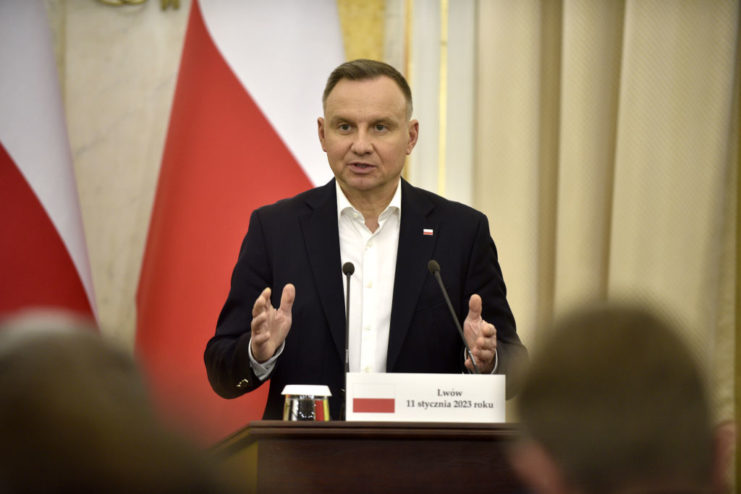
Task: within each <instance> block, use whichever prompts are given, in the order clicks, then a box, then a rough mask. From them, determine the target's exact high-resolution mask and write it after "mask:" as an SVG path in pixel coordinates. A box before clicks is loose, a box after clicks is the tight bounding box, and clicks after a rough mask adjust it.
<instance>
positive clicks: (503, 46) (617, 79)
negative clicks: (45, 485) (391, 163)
mask: <svg viewBox="0 0 741 494" xmlns="http://www.w3.org/2000/svg"><path fill="white" fill-rule="evenodd" d="M45 5H46V8H47V13H48V16H49V20H50V24H51V26H52V30H53V33H54V39H55V53H56V56H57V62H58V69H59V74H60V81H61V86H62V91H63V98H64V104H65V108H66V114H67V123H68V131H69V138H70V141H71V147H72V152H73V159H74V167H75V173H76V178H77V184H78V190H79V195H80V202H81V207H82V215H83V222H84V226H85V235H86V239H87V244H88V249H89V256H90V263H91V266H92V273H93V281H94V288H95V295H96V302H97V309H98V316H99V322H100V326H101V330H102V332H103V333H104V334H105V335H106V336H107V337H109V338H110V339H112V340H114V341H116V342H118V343H119V344H121V345H123V346H125V347H127V348H129V349H133V342H134V335H135V330H136V328H135V322H136V307H135V303H134V298H135V294H136V287H137V283H138V278H139V271H140V265H141V259H142V253H143V251H144V246H145V242H146V235H147V228H148V224H149V218H150V214H151V210H152V204H153V199H154V193H155V187H156V182H157V177H158V171H159V166H160V161H161V157H162V150H163V145H164V142H165V136H166V132H167V126H168V119H169V111H170V106H171V103H172V98H173V92H174V88H175V82H176V80H177V73H178V65H179V57H180V54H181V50H182V44H183V37H184V32H185V27H186V22H187V20H188V12H189V10H190V1H189V0H182V1H181V2H179V8H172V7H171V8H168V9H162V8H161V5H160V2H156V1H154V0H150V1H148V2H144V3H142V4H141V5H123V6H110V5H104V4H103V3H101V2H98V1H95V0H45ZM338 6H339V10H340V17H341V21H342V27H343V36H344V42H345V51H346V57H347V58H348V59H352V58H359V57H368V58H380V59H383V60H385V61H387V62H389V63H391V64H393V65H395V66H396V67H397V68H399V69H400V70H401V71H402V72H404V73H405V74H406V75H407V76H408V78H409V80H410V83H411V85H412V90H413V93H414V96H415V117H416V118H418V119H419V120H420V140H419V144H418V146H417V148H416V149H415V151H414V153H413V154H412V157H411V158H410V160H409V163H408V166H407V169H406V170H405V176H406V177H407V178H408V179H409V180H410V181H412V182H413V183H415V184H416V185H418V186H421V187H424V188H427V189H429V190H432V191H436V192H438V193H440V194H442V195H444V196H446V197H448V198H451V199H454V200H458V201H461V202H464V203H467V204H470V205H472V206H474V207H476V208H478V209H480V210H482V211H484V212H485V213H486V214H487V215H488V217H489V221H490V226H491V230H492V235H493V237H494V239H495V241H496V243H497V247H498V249H499V255H500V263H501V265H502V269H503V272H504V276H505V280H506V282H507V286H508V290H509V300H510V303H511V305H512V308H513V311H514V313H515V317H516V318H517V322H518V328H519V332H520V334H521V337H522V339H523V341H524V342H525V343H526V344H527V345H528V346H530V347H531V348H534V347H535V346H537V344H538V337H539V329H538V328H542V327H544V325H546V324H547V323H548V322H550V321H551V320H552V319H553V318H554V317H557V316H558V315H559V314H561V313H563V312H565V311H567V310H569V309H570V308H571V307H573V306H574V305H576V304H579V303H583V302H584V301H588V300H606V299H638V300H640V301H642V302H645V303H649V304H651V305H652V306H653V307H655V308H656V309H657V310H658V311H659V312H661V313H662V314H664V315H665V316H668V317H670V318H671V319H672V320H673V321H675V322H676V323H678V324H679V325H680V326H681V327H682V328H684V330H683V335H684V336H685V337H686V338H687V340H688V342H689V343H690V344H691V346H692V348H693V349H694V351H695V353H696V355H697V357H698V359H699V361H700V362H701V363H702V364H703V365H704V367H705V369H706V370H707V374H708V380H709V383H710V385H711V386H712V389H713V391H714V397H715V404H716V413H717V416H718V420H727V419H730V418H732V417H734V410H735V405H734V399H735V398H734V396H735V395H734V389H737V388H736V386H737V385H736V384H735V383H736V382H737V379H735V378H734V375H736V376H737V374H736V373H737V371H736V370H735V369H736V368H737V364H736V363H735V360H734V354H735V348H736V347H737V343H736V327H737V325H738V322H737V316H736V313H737V307H738V305H739V302H738V300H739V297H738V292H737V283H738V279H739V267H738V265H737V256H738V232H737V230H738V201H737V190H738V182H739V179H738V156H739V151H738V144H739V128H738V124H739V111H738V94H739V73H738V72H739V3H738V2H735V1H722V0H717V1H710V0H708V1H699V0H698V1H686V2H681V1H666V0H641V1H637V0H636V1H630V0H628V1H618V0H560V1H547V0H456V1H447V0H385V1H384V0H373V1H367V2H365V1H360V0H339V2H338ZM319 97H320V95H317V98H319ZM317 145H318V143H317ZM234 249H235V257H236V251H237V249H238V246H236V245H235V246H234ZM216 317H217V314H214V324H215V321H216ZM204 344H205V342H204ZM636 344H640V342H636Z"/></svg>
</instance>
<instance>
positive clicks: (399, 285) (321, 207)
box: [204, 179, 527, 419]
mask: <svg viewBox="0 0 741 494" xmlns="http://www.w3.org/2000/svg"><path fill="white" fill-rule="evenodd" d="M401 187H402V189H401V224H400V231H399V247H398V254H397V264H396V274H395V279H394V293H393V301H392V307H391V323H390V333H389V343H388V353H387V364H386V370H387V372H422V373H460V372H465V368H464V366H463V361H464V358H463V357H464V353H463V352H464V350H463V343H462V342H461V339H460V335H459V333H458V331H457V329H456V327H455V324H454V322H453V320H452V317H451V315H450V311H449V310H448V308H447V306H446V304H445V300H444V298H443V295H442V293H441V291H440V288H439V286H438V285H437V282H436V281H435V279H434V277H433V276H432V275H431V274H430V273H429V271H428V269H427V263H428V262H429V260H430V259H435V260H437V261H438V263H439V264H440V266H441V275H442V279H443V281H444V283H445V285H446V287H447V289H448V292H449V295H450V299H451V301H452V303H453V307H454V308H455V311H456V313H457V316H458V319H459V321H461V322H462V321H463V320H464V319H465V317H466V314H467V313H468V300H469V298H470V296H471V295H472V294H474V293H478V294H479V295H480V296H481V298H482V301H483V314H482V316H483V318H484V319H485V320H486V321H488V322H490V323H492V324H494V326H495V327H496V329H497V345H498V358H499V363H498V367H497V373H506V374H508V379H507V395H508V396H511V395H513V394H514V393H515V391H516V387H517V386H518V383H517V381H518V380H519V379H518V378H517V375H515V374H516V373H515V372H514V370H515V369H517V368H519V367H520V364H521V363H523V362H524V361H525V360H526V359H527V351H526V350H525V347H524V346H523V345H522V343H521V342H520V339H519V337H518V336H517V332H516V329H515V321H514V317H513V316H512V312H511V310H510V307H509V304H508V303H507V299H506V288H505V285H504V280H503V278H502V273H501V270H500V267H499V263H498V261H497V251H496V247H495V245H494V241H493V240H492V238H491V236H490V234H489V226H488V221H487V219H486V216H485V215H483V214H482V213H480V212H478V211H476V210H474V209H472V208H470V207H468V206H465V205H463V204H460V203H456V202H452V201H449V200H446V199H444V198H442V197H440V196H438V195H435V194H433V193H431V192H428V191H425V190H422V189H419V188H416V187H413V186H412V185H410V184H409V183H407V182H406V181H404V180H402V181H401ZM423 229H431V230H432V232H433V234H432V235H423ZM342 277H343V274H342V261H341V259H340V244H339V231H338V226H337V198H336V189H335V182H334V179H333V180H331V181H330V182H329V183H328V184H326V185H324V186H322V187H318V188H315V189H312V190H309V191H307V192H304V193H301V194H299V195H297V196H295V197H293V198H290V199H285V200H282V201H279V202H277V203H275V204H272V205H270V206H265V207H262V208H259V209H257V210H255V211H254V212H253V213H252V216H251V218H250V225H249V230H248V232H247V235H246V236H245V238H244V241H243V243H242V248H241V250H240V253H239V259H238V260H237V264H236V266H235V268H234V272H233V274H232V281H231V290H230V292H229V296H228V298H227V300H226V303H225V304H224V307H223V309H222V311H221V314H220V316H219V319H218V323H217V327H216V334H215V335H214V337H213V338H211V339H210V340H209V342H208V344H207V346H206V351H205V355H204V359H205V363H206V369H207V373H208V378H209V381H210V383H211V386H212V387H213V389H214V390H215V391H216V392H217V393H218V394H220V395H221V396H223V397H225V398H233V397H236V396H240V395H242V394H244V393H246V392H248V391H251V390H253V389H255V388H257V387H259V386H260V385H261V384H262V382H261V381H260V380H259V379H257V377H256V376H255V375H254V373H253V372H252V369H251V367H250V363H249V356H248V352H247V349H248V346H249V339H250V322H251V320H252V306H253V305H254V302H255V300H256V299H257V297H258V295H259V294H260V293H261V292H262V290H263V289H264V288H265V287H268V286H269V287H271V288H272V289H273V292H272V303H273V306H275V307H278V306H279V305H280V297H281V292H282V289H283V286H284V285H285V284H286V283H289V282H290V283H293V284H294V285H295V287H296V300H295V303H294V306H293V323H292V326H291V330H290V331H289V333H288V336H287V338H286V344H285V349H284V351H283V354H282V355H281V356H280V357H279V359H278V361H277V364H276V366H275V368H274V370H273V372H272V374H271V375H270V380H271V385H270V391H269V395H268V402H267V405H266V407H265V412H264V418H266V419H278V418H281V416H282V409H283V398H282V396H281V392H282V391H283V387H284V386H285V385H286V384H326V385H328V386H329V387H330V389H331V391H332V399H330V415H331V417H332V418H338V417H339V413H340V407H341V400H342V395H341V391H340V390H341V388H342V386H343V380H344V353H345V350H344V348H345V301H344V294H343V284H342ZM517 374H519V373H517Z"/></svg>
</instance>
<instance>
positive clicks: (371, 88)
mask: <svg viewBox="0 0 741 494" xmlns="http://www.w3.org/2000/svg"><path fill="white" fill-rule="evenodd" d="M406 106H407V101H406V98H405V97H404V93H403V92H402V90H401V88H400V87H399V86H398V85H397V84H396V82H394V80H393V79H391V78H389V77H387V76H378V77H374V78H372V79H359V80H352V79H341V80H340V81H339V82H338V83H337V84H336V85H335V87H334V88H332V91H330V93H329V94H328V95H327V100H326V101H325V102H324V113H325V115H327V116H328V114H329V113H332V114H333V115H334V114H338V113H346V112H348V113H349V112H351V111H352V110H353V108H355V109H357V108H363V109H364V110H366V111H370V109H371V108H375V110H376V111H375V112H376V113H395V112H396V111H402V112H405V111H406Z"/></svg>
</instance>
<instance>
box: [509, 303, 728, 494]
mask: <svg viewBox="0 0 741 494" xmlns="http://www.w3.org/2000/svg"><path fill="white" fill-rule="evenodd" d="M538 350H539V351H537V352H536V354H535V356H534V357H533V361H532V366H531V368H530V370H529V374H528V377H527V378H526V380H525V384H524V386H523V389H522V392H521V394H520V399H519V403H518V411H519V417H520V420H521V422H522V424H523V426H524V438H523V440H522V441H521V442H520V443H519V444H518V445H517V446H516V447H514V448H513V450H512V451H511V460H512V463H513V466H514V468H515V470H516V471H517V472H518V473H519V474H520V476H521V477H522V479H523V481H525V483H526V484H527V485H529V486H530V488H531V489H532V490H533V491H534V492H535V493H538V494H564V493H579V494H612V493H615V494H618V493H619V494H626V493H631V494H632V493H635V494H638V493H641V494H648V493H653V494H659V493H665V494H668V493H675V494H680V493H687V494H690V493H698V494H699V493H717V492H725V491H726V490H727V486H726V485H724V473H725V467H726V466H727V465H725V464H724V463H726V462H727V458H719V457H718V454H717V453H718V452H721V456H723V453H722V449H723V448H722V446H723V445H718V444H716V439H715V437H714V433H713V427H712V419H711V411H710V407H709V402H708V396H707V393H706V389H705V382H704V379H703V376H702V374H701V372H700V370H699V368H698V366H697V365H696V362H695V360H694V358H693V356H692V355H691V354H690V352H689V350H688V348H687V347H686V346H685V345H684V343H683V342H682V341H681V340H680V337H679V336H678V334H677V331H676V329H675V328H674V327H672V326H671V325H669V324H668V323H667V322H665V321H663V320H661V319H659V318H658V317H657V316H656V315H654V314H652V313H651V312H649V311H647V310H645V309H642V308H637V307H627V306H609V305H600V306H593V307H589V308H585V309H583V310H582V311H579V312H576V313H573V314H572V315H570V316H569V317H567V318H565V319H563V320H562V321H561V322H560V324H557V325H556V326H555V327H554V328H553V329H552V330H551V331H550V332H549V333H548V334H547V335H546V339H545V341H544V342H543V343H542V345H541V346H540V347H539V349H538ZM717 446H721V447H717Z"/></svg>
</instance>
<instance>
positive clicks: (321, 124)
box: [316, 117, 327, 152]
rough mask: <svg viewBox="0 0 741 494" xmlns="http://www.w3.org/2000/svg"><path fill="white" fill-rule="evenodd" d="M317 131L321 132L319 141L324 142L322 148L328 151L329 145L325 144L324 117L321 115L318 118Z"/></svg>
mask: <svg viewBox="0 0 741 494" xmlns="http://www.w3.org/2000/svg"><path fill="white" fill-rule="evenodd" d="M316 127H317V133H318V134H319V142H320V143H322V149H323V150H324V152H327V146H325V145H324V139H325V136H324V119H323V118H322V117H319V118H317V119H316Z"/></svg>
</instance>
